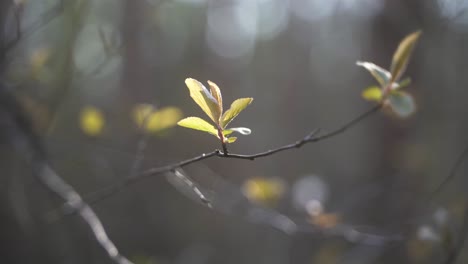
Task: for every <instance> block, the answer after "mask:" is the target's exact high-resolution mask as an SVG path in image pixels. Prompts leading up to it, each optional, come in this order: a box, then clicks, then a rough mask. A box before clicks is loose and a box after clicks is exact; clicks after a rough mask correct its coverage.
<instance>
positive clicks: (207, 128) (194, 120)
mask: <svg viewBox="0 0 468 264" xmlns="http://www.w3.org/2000/svg"><path fill="white" fill-rule="evenodd" d="M177 124H178V125H179V126H182V127H187V128H191V129H195V130H200V131H204V132H208V133H210V134H212V135H214V136H216V137H217V136H218V130H216V128H214V126H212V125H211V124H210V123H208V122H206V121H205V120H203V119H201V118H199V117H195V116H191V117H186V118H184V119H182V120H180V121H179V122H177Z"/></svg>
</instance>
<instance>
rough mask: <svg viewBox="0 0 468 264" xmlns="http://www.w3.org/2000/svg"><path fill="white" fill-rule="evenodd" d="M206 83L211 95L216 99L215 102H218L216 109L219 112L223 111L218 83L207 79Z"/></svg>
mask: <svg viewBox="0 0 468 264" xmlns="http://www.w3.org/2000/svg"><path fill="white" fill-rule="evenodd" d="M208 85H209V86H210V91H211V94H212V95H213V97H214V98H215V99H216V102H218V109H219V112H220V113H222V112H223V97H222V96H221V91H220V90H219V87H218V85H216V83H214V82H212V81H208Z"/></svg>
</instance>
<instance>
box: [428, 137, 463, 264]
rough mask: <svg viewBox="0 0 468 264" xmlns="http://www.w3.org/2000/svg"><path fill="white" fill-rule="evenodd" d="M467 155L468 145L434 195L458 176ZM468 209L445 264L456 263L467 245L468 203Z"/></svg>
mask: <svg viewBox="0 0 468 264" xmlns="http://www.w3.org/2000/svg"><path fill="white" fill-rule="evenodd" d="M467 155H468V145H467V146H465V148H464V150H463V151H462V153H461V154H460V155H459V156H458V158H457V160H456V161H455V163H454V164H453V166H452V168H451V169H450V173H449V175H448V176H447V177H446V178H445V179H444V181H443V182H442V183H441V184H440V185H439V186H438V188H437V189H436V190H435V191H434V192H432V194H433V195H435V194H437V193H438V192H439V191H440V190H441V189H442V187H443V186H445V185H446V183H448V182H449V181H450V180H451V179H452V178H453V177H455V176H456V174H457V172H458V170H459V169H460V167H461V165H462V164H463V161H464V160H465V158H466V157H467ZM431 197H432V196H431ZM466 207H467V208H466V209H465V213H464V216H463V220H462V227H461V229H460V232H458V239H457V241H456V242H455V244H454V246H453V247H452V250H451V251H450V252H449V254H448V257H447V259H446V260H445V262H444V264H452V263H455V262H456V261H457V258H458V256H459V255H460V253H461V251H462V249H463V246H464V244H465V241H466V237H467V235H468V202H467V204H466Z"/></svg>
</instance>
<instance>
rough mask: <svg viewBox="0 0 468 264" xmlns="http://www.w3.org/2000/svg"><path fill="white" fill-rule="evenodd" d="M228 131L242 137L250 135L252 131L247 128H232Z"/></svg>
mask: <svg viewBox="0 0 468 264" xmlns="http://www.w3.org/2000/svg"><path fill="white" fill-rule="evenodd" d="M229 130H230V131H233V132H237V133H239V134H242V135H250V134H251V133H252V130H250V128H247V127H233V128H229Z"/></svg>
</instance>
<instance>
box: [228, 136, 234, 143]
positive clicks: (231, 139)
mask: <svg viewBox="0 0 468 264" xmlns="http://www.w3.org/2000/svg"><path fill="white" fill-rule="evenodd" d="M236 140H237V137H230V138H227V140H226V142H227V143H234V142H236Z"/></svg>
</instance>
